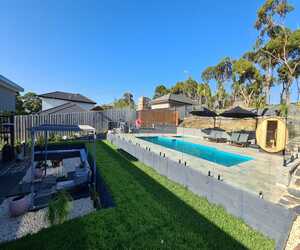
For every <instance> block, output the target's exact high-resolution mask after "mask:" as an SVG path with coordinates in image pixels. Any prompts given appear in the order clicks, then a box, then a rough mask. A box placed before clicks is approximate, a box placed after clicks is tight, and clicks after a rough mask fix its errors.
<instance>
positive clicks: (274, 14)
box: [255, 0, 300, 104]
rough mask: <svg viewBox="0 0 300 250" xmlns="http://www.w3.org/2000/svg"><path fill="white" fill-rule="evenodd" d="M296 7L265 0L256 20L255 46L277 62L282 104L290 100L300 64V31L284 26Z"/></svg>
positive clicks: (285, 1) (279, 0)
mask: <svg viewBox="0 0 300 250" xmlns="http://www.w3.org/2000/svg"><path fill="white" fill-rule="evenodd" d="M293 9H294V8H293V6H292V5H290V4H289V3H288V1H287V0H266V2H265V3H264V4H263V5H262V6H261V8H260V9H259V10H258V13H257V20H256V22H255V27H256V29H257V30H258V31H259V36H258V39H257V42H256V49H257V51H261V52H262V53H265V54H266V55H267V56H269V57H271V58H272V60H274V61H275V62H276V67H277V73H278V75H279V78H280V82H281V84H282V92H281V103H285V104H289V103H290V89H291V86H292V84H293V83H294V81H295V80H296V79H297V68H298V67H299V64H300V48H299V44H300V30H295V31H292V30H290V29H289V28H288V27H286V26H285V18H286V16H287V14H288V13H290V12H291V11H293Z"/></svg>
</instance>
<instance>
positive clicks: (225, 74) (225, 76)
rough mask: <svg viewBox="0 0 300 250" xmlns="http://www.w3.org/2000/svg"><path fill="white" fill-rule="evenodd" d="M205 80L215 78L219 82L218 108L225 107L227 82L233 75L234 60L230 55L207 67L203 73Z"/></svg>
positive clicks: (217, 92) (217, 93)
mask: <svg viewBox="0 0 300 250" xmlns="http://www.w3.org/2000/svg"><path fill="white" fill-rule="evenodd" d="M201 77H202V79H203V80H204V81H205V82H209V81H211V80H215V81H216V82H217V91H216V99H217V102H218V106H219V107H218V108H224V107H225V104H226V97H227V96H228V95H227V93H226V89H225V86H224V85H225V82H226V81H229V80H230V79H231V77H232V61H231V59H230V58H229V57H225V58H224V59H222V60H221V61H220V62H219V63H218V64H217V65H215V66H210V67H208V68H206V69H205V70H204V71H203V72H202V75H201Z"/></svg>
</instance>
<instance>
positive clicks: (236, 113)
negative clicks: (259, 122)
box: [220, 106, 257, 118]
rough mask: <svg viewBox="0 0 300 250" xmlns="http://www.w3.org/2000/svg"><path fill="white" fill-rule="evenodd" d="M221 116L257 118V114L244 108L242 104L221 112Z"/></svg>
mask: <svg viewBox="0 0 300 250" xmlns="http://www.w3.org/2000/svg"><path fill="white" fill-rule="evenodd" d="M220 116H223V117H230V118H255V117H256V116H257V115H256V113H254V112H252V111H249V110H247V109H243V108H241V107H240V106H236V107H234V108H232V109H230V110H227V111H225V112H223V113H221V114H220Z"/></svg>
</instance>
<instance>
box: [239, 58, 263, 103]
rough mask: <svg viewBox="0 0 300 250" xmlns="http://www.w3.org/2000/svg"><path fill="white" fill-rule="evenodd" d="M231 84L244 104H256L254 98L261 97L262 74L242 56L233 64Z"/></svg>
mask: <svg viewBox="0 0 300 250" xmlns="http://www.w3.org/2000/svg"><path fill="white" fill-rule="evenodd" d="M233 85H234V87H233V88H235V89H236V91H237V92H238V93H239V95H240V97H241V98H242V99H243V101H244V104H245V105H246V106H253V105H254V106H256V103H255V102H256V100H257V99H259V100H261V99H262V98H261V94H262V76H261V75H260V72H259V70H258V69H257V68H256V67H255V65H254V63H252V62H250V61H248V60H246V59H244V58H241V59H239V60H237V61H235V62H234V64H233Z"/></svg>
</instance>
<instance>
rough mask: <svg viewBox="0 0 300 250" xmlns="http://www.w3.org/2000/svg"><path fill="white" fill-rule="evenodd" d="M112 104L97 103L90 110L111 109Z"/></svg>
mask: <svg viewBox="0 0 300 250" xmlns="http://www.w3.org/2000/svg"><path fill="white" fill-rule="evenodd" d="M113 108H114V106H113V105H109V104H104V105H97V106H95V107H93V108H92V109H91V111H103V110H108V109H113Z"/></svg>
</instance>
